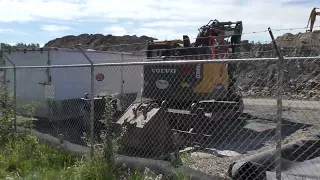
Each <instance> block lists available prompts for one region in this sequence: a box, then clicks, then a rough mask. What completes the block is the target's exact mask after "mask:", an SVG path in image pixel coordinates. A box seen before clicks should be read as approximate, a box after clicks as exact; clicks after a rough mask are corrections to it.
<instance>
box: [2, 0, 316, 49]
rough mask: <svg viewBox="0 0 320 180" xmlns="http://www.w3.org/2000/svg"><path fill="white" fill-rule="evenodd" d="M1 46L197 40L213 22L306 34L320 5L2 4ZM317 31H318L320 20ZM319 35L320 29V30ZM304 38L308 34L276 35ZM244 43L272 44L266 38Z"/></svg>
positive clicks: (268, 1) (211, 0)
mask: <svg viewBox="0 0 320 180" xmlns="http://www.w3.org/2000/svg"><path fill="white" fill-rule="evenodd" d="M0 7H1V11H0V36H1V39H0V41H1V42H5V43H10V44H15V43H17V42H24V43H31V42H34V43H39V44H40V45H43V44H45V43H46V42H48V41H49V40H51V39H54V38H57V37H62V36H65V35H79V34H82V33H89V34H91V33H92V34H95V33H101V34H105V35H106V34H113V35H125V34H129V35H134V34H135V35H138V36H141V35H147V36H152V37H156V38H158V39H173V38H182V35H183V34H188V35H189V36H190V37H191V38H194V37H195V36H196V34H197V32H198V28H199V27H200V26H202V25H204V24H206V23H207V22H208V21H209V20H210V19H218V20H219V21H237V20H241V21H243V28H244V29H243V31H244V32H248V33H249V32H257V31H264V30H267V28H268V27H271V28H272V29H283V28H304V27H306V26H307V23H308V19H309V15H310V11H311V9H312V8H313V7H320V1H319V0H51V1H50V0H0ZM318 19H319V20H318V22H316V23H315V26H319V25H320V18H318ZM315 29H319V28H318V27H317V28H315ZM286 32H291V33H298V32H305V29H298V30H287V31H277V32H274V34H275V36H279V35H281V34H284V33H286ZM243 39H248V40H254V41H258V40H260V41H269V40H270V38H269V35H268V32H263V33H249V34H245V35H244V36H243Z"/></svg>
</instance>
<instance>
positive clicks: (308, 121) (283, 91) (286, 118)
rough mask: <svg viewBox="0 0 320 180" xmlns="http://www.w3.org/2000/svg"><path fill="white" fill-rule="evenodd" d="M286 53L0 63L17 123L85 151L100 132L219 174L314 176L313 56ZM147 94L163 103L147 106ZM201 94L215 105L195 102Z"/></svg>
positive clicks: (147, 153)
mask: <svg viewBox="0 0 320 180" xmlns="http://www.w3.org/2000/svg"><path fill="white" fill-rule="evenodd" d="M271 37H272V35H271ZM272 39H273V38H272ZM285 51H286V50H279V49H278V48H277V45H276V44H274V49H273V52H272V54H273V55H276V56H273V57H270V56H268V55H266V57H261V58H256V57H248V58H239V59H216V60H210V59H208V58H206V57H203V59H202V60H194V59H190V58H189V59H184V60H179V61H178V60H177V61H174V60H165V61H152V62H144V60H143V59H136V60H134V61H132V60H129V59H126V57H125V56H120V57H121V58H122V59H121V62H119V63H118V62H111V63H94V60H93V59H91V58H90V57H88V56H87V55H86V52H83V51H81V52H83V54H84V56H85V58H86V59H87V60H88V61H87V62H90V64H86V63H85V62H84V63H79V64H76V65H69V64H68V65H52V64H51V65H50V64H48V65H43V66H25V65H21V66H20V65H17V64H15V63H14V62H12V66H10V65H8V64H7V65H6V66H5V67H1V68H0V69H3V71H4V72H5V74H4V76H5V77H4V79H5V81H4V82H3V86H5V85H6V87H7V92H8V93H9V95H12V99H13V101H12V103H13V105H14V106H13V107H14V110H15V112H14V114H15V117H14V119H15V124H14V126H15V127H19V126H27V125H26V122H27V120H29V119H30V118H31V117H32V120H33V125H34V127H33V128H34V129H36V130H37V131H39V132H43V133H47V134H51V135H53V136H56V137H59V138H60V139H62V140H66V141H70V142H73V143H76V144H81V145H84V146H88V145H89V146H90V147H92V149H91V152H92V153H91V155H92V156H93V151H94V148H93V145H97V144H100V143H103V140H105V139H106V138H107V139H108V140H110V139H112V140H113V141H115V144H114V148H116V147H117V148H116V149H115V151H116V152H117V153H120V154H124V155H128V156H138V157H146V158H153V159H164V160H167V161H170V162H171V163H172V164H173V165H176V166H179V165H181V163H182V164H184V165H187V166H190V167H192V168H193V169H196V170H199V171H203V172H205V173H208V174H214V175H218V176H220V177H226V176H229V177H232V178H233V179H248V178H250V179H263V178H264V177H265V176H266V175H269V176H270V177H274V178H276V179H281V178H295V177H302V176H304V177H305V176H309V177H311V176H312V175H313V176H316V175H317V174H319V173H318V172H320V166H319V165H318V164H317V163H316V160H317V159H318V158H319V157H318V150H319V145H318V144H319V143H318V142H319V137H320V136H319V135H318V134H316V133H317V132H318V131H319V124H318V122H320V119H319V118H320V113H319V112H320V102H319V99H320V95H319V94H320V91H319V89H320V87H319V84H320V82H319V80H320V79H319V75H320V74H319V69H320V67H319V66H320V59H319V57H316V56H311V55H310V56H303V57H293V56H287V57H286V56H285V55H287V54H290V53H287V52H285ZM268 53H269V52H268ZM268 53H267V52H265V54H268ZM204 56H205V55H204ZM283 56H284V57H283ZM4 58H5V59H7V61H8V62H10V57H6V56H5V57H4ZM185 58H186V57H185ZM226 65H228V66H226ZM189 68H190V69H189ZM230 68H231V69H232V70H231V71H229V72H228V71H227V70H228V69H230ZM189 70H190V71H189ZM48 72H50V73H48ZM230 72H231V74H232V75H233V76H229V74H230ZM48 74H50V75H48ZM31 77H37V78H31ZM41 78H42V79H41ZM40 80H41V82H40ZM232 84H234V87H235V88H231V87H232ZM86 93H88V94H87V95H86ZM102 97H107V98H102ZM108 97H109V98H110V99H112V100H113V101H110V99H108ZM147 98H157V99H161V100H166V102H162V101H161V102H154V103H151V104H149V105H150V106H146V107H144V105H145V104H146V105H148V104H147V102H148V101H147ZM199 99H200V100H207V101H210V100H212V99H216V100H217V99H218V100H219V102H214V105H210V104H209V103H210V102H211V103H212V102H213V101H210V102H203V103H205V105H203V103H201V104H195V105H196V106H194V105H192V104H193V103H194V102H196V101H197V100H199ZM226 101H227V102H226ZM140 103H144V104H140ZM139 105H141V106H139ZM142 107H143V108H144V109H143V108H142ZM134 108H137V109H134ZM139 108H142V109H139ZM85 133H86V134H87V135H85ZM105 135H106V136H105ZM311 135H313V136H311ZM83 137H87V138H83ZM302 137H303V138H305V140H302V141H299V142H295V141H297V140H298V139H300V138H302ZM116 140H117V141H116ZM318 177H319V176H318Z"/></svg>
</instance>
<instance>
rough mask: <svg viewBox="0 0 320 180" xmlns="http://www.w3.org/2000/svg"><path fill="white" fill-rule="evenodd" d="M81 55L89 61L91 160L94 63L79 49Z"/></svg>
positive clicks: (91, 151)
mask: <svg viewBox="0 0 320 180" xmlns="http://www.w3.org/2000/svg"><path fill="white" fill-rule="evenodd" d="M79 50H80V51H81V53H82V54H83V55H84V57H85V58H86V59H87V60H88V61H89V63H90V65H91V66H90V67H91V69H90V78H91V80H90V81H91V82H90V145H91V146H90V157H91V158H93V155H94V144H95V138H94V134H95V132H94V63H93V61H92V60H91V59H90V58H89V57H88V56H87V54H86V53H85V52H84V51H83V50H82V49H81V48H79Z"/></svg>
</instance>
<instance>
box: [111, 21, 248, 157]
mask: <svg viewBox="0 0 320 180" xmlns="http://www.w3.org/2000/svg"><path fill="white" fill-rule="evenodd" d="M242 29H243V27H242V21H237V22H219V21H218V20H211V21H209V23H208V24H207V25H204V26H202V27H201V28H200V29H199V33H198V35H197V38H196V40H195V42H194V43H193V44H191V42H190V39H189V37H188V35H183V40H173V41H150V42H149V43H148V46H147V60H148V61H159V60H160V61H168V60H202V59H203V60H209V61H207V62H206V63H190V64H188V63H186V64H161V63H160V64H148V65H145V66H144V73H143V80H144V85H143V89H142V92H141V94H140V95H139V96H138V97H137V99H136V101H135V102H134V103H133V104H131V105H130V106H129V107H128V108H127V110H126V111H125V112H124V113H123V114H122V116H121V117H120V118H119V119H118V120H117V122H116V123H115V124H117V125H118V128H119V127H123V126H125V127H126V132H125V133H124V134H123V136H122V139H121V144H122V146H123V149H125V150H126V153H129V154H130V155H131V156H144V157H146V156H147V157H150V156H152V157H159V156H162V155H163V154H167V153H172V152H176V151H177V149H180V148H182V146H183V145H182V144H181V143H180V142H181V136H178V135H177V134H181V133H182V134H184V133H185V134H188V135H190V134H192V135H195V136H197V137H198V136H212V135H214V134H215V133H214V131H215V130H216V129H217V128H219V129H220V130H221V128H220V127H218V126H217V124H221V123H222V124H223V123H224V124H228V122H229V121H234V120H236V119H237V118H238V117H239V115H241V114H242V112H243V99H242V95H241V92H240V91H239V88H237V87H236V85H235V81H236V79H235V76H234V72H235V65H234V64H232V63H221V62H219V63H218V62H215V59H220V58H227V59H230V58H236V57H237V56H236V55H237V54H238V52H239V51H240V42H241V35H242ZM228 39H229V41H228ZM129 151H130V152H129Z"/></svg>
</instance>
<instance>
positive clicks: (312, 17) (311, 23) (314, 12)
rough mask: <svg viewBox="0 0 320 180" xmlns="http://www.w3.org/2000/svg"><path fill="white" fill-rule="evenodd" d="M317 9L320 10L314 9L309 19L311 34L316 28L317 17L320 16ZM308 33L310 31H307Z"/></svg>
mask: <svg viewBox="0 0 320 180" xmlns="http://www.w3.org/2000/svg"><path fill="white" fill-rule="evenodd" d="M317 9H319V8H316V7H315V8H313V9H312V10H311V13H310V17H309V21H308V25H307V27H308V26H309V24H310V30H309V32H312V30H313V26H314V23H315V21H316V17H317V16H320V12H317ZM307 32H308V30H307Z"/></svg>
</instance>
